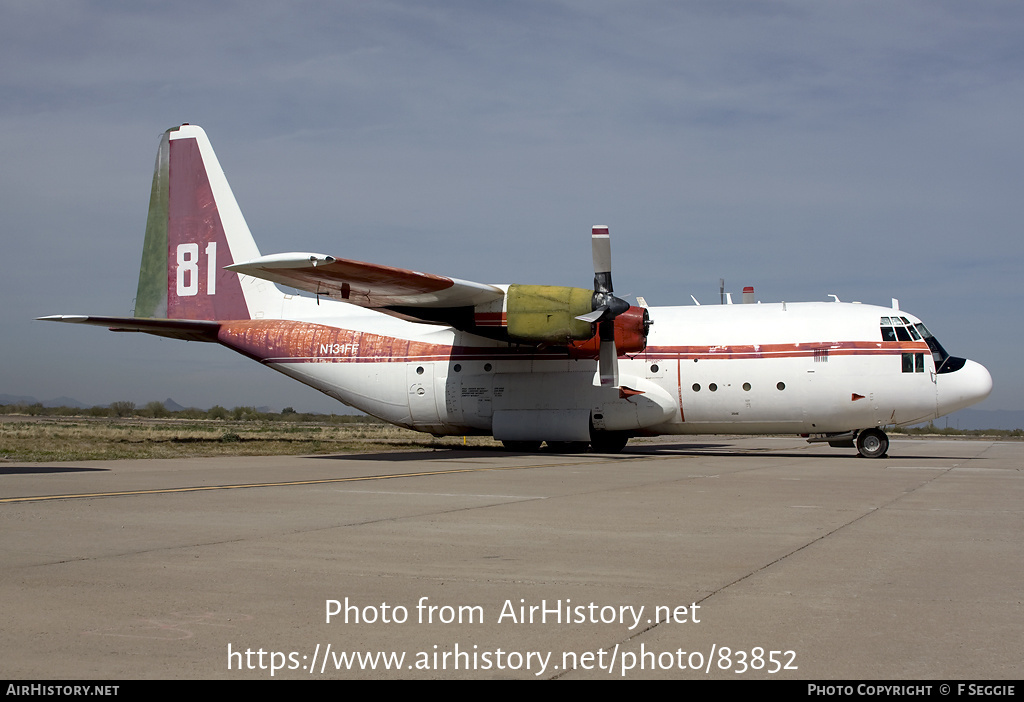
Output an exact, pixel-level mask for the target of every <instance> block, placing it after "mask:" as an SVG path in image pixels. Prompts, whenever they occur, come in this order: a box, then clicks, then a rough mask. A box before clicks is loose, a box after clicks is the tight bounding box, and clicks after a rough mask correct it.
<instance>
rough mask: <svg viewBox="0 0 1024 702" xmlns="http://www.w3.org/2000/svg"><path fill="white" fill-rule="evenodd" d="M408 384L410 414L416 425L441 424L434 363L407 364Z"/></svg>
mask: <svg viewBox="0 0 1024 702" xmlns="http://www.w3.org/2000/svg"><path fill="white" fill-rule="evenodd" d="M406 385H407V387H408V388H409V414H410V416H411V417H412V423H413V425H414V426H433V425H437V424H440V422H441V418H440V417H439V416H438V412H437V402H436V399H435V394H436V393H435V389H434V365H433V364H432V363H410V364H408V365H407V366H406Z"/></svg>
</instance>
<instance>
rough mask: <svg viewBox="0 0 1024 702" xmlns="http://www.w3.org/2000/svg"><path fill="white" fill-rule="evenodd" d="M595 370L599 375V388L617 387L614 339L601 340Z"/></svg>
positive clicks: (616, 360) (617, 373)
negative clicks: (596, 369)
mask: <svg viewBox="0 0 1024 702" xmlns="http://www.w3.org/2000/svg"><path fill="white" fill-rule="evenodd" d="M608 324H611V322H608ZM597 368H598V370H599V371H600V374H601V387H609V388H615V387H618V386H619V353H618V351H617V350H616V348H615V339H612V340H611V341H604V340H603V339H602V340H601V355H600V356H599V357H598V361H597Z"/></svg>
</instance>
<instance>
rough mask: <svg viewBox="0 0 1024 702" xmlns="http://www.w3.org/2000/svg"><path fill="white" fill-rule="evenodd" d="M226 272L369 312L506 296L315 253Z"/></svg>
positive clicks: (248, 264)
mask: <svg viewBox="0 0 1024 702" xmlns="http://www.w3.org/2000/svg"><path fill="white" fill-rule="evenodd" d="M227 269H228V270H230V271H234V272H236V273H242V274H244V275H249V276H253V277H254V278H262V279H263V280H269V281H271V282H274V283H280V284H281V285H286V286H288V287H292V288H296V289H298V290H304V291H306V292H309V293H313V294H315V295H326V296H329V297H332V298H335V299H338V300H344V301H346V302H350V303H352V304H354V305H358V306H360V307H370V308H384V307H393V306H409V307H473V306H476V305H479V304H482V303H485V302H491V301H494V300H500V299H501V298H502V296H503V295H504V294H505V293H504V292H503V291H502V290H501V288H497V287H495V286H493V285H484V284H481V283H473V282H470V281H467V280H459V279H458V278H446V277H444V276H439V275H433V274H430V273H420V272H418V271H411V270H407V269H405V268H394V267H392V266H382V265H378V264H375V263H363V262H362V261H351V260H347V259H343V258H335V257H334V256H325V255H323V254H313V253H284V254H273V255H271V256H261V257H260V258H255V259H252V260H251V261H245V262H243V263H236V264H234V265H230V266H227Z"/></svg>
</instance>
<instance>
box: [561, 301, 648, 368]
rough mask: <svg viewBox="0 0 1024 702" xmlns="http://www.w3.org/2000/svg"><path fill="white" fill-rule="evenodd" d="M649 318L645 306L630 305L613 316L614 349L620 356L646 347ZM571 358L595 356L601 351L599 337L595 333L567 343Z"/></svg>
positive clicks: (637, 351) (638, 351)
mask: <svg viewBox="0 0 1024 702" xmlns="http://www.w3.org/2000/svg"><path fill="white" fill-rule="evenodd" d="M650 327H651V318H650V315H648V314H647V308H646V307H637V306H635V305H631V306H630V308H629V309H628V310H626V311H625V312H623V313H622V314H620V315H619V316H618V317H616V318H615V350H616V352H618V354H619V355H620V356H622V355H624V354H625V355H629V354H634V353H640V352H641V351H643V350H644V349H645V348H647V331H648V329H650ZM568 346H569V355H570V356H571V357H573V358H597V357H598V356H599V355H600V353H601V339H600V338H598V336H597V335H596V334H595V335H594V336H593V337H591V338H589V339H586V340H585V341H572V342H570V343H569V344H568Z"/></svg>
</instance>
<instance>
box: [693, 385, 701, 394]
mask: <svg viewBox="0 0 1024 702" xmlns="http://www.w3.org/2000/svg"><path fill="white" fill-rule="evenodd" d="M693 391H694V392H700V383H694V384H693Z"/></svg>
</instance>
